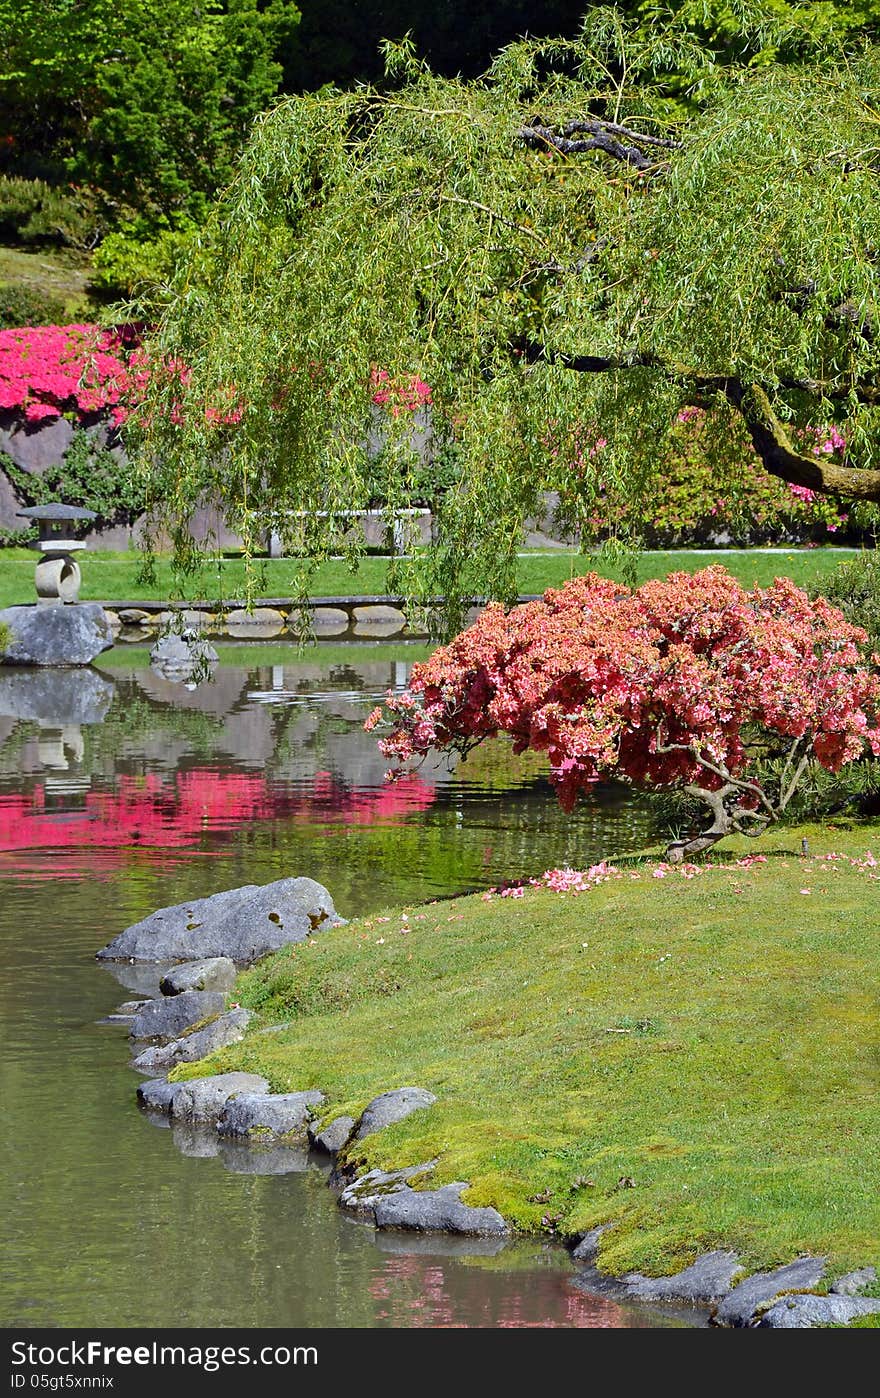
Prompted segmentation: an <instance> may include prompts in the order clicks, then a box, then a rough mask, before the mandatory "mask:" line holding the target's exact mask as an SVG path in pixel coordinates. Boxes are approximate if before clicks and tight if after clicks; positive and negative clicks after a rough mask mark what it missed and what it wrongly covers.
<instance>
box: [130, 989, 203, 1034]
mask: <svg viewBox="0 0 880 1398" xmlns="http://www.w3.org/2000/svg"><path fill="white" fill-rule="evenodd" d="M225 1009H226V996H225V995H224V994H223V993H222V992H221V991H219V990H186V991H184V992H183V994H181V995H175V996H173V997H172V998H171V999H166V998H165V997H164V996H163V997H162V998H161V999H159V1000H148V1001H147V1003H146V1005H144V1006H143V1007H142V1009H140V1010H138V1012H137V1014H136V1015H135V1016H134V1018H133V1020H132V1022H131V1029H130V1030H129V1033H130V1035H131V1037H132V1038H133V1039H156V1040H161V1042H162V1043H168V1041H169V1040H170V1039H179V1038H180V1036H181V1034H183V1033H185V1031H186V1030H187V1029H191V1028H192V1026H193V1025H194V1024H198V1023H199V1021H200V1020H203V1019H207V1018H208V1016H209V1015H217V1014H222V1012H223V1011H224V1010H225Z"/></svg>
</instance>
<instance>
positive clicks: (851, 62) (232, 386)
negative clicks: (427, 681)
mask: <svg viewBox="0 0 880 1398" xmlns="http://www.w3.org/2000/svg"><path fill="white" fill-rule="evenodd" d="M758 8H759V10H760V9H764V10H766V7H758ZM786 9H787V10H790V9H791V7H786ZM795 18H796V16H795ZM786 25H787V26H788V27H787V29H786V34H785V36H784V37H785V43H786V46H787V51H788V52H789V53H796V57H797V61H794V59H793V60H792V61H791V62H790V63H789V64H787V65H786V66H780V65H775V64H767V65H764V66H762V67H759V68H750V67H744V68H737V67H736V66H733V65H731V64H729V63H728V64H724V65H716V64H714V63H713V61H712V59H711V56H709V55H708V54H707V52H706V51H705V50H704V49H702V48H700V47H699V46H698V45H695V44H694V43H693V41H692V40H691V39H690V38H689V36H688V34H687V32H686V31H685V30H684V29H680V28H676V27H675V26H674V25H673V24H672V23H670V24H668V25H666V26H658V27H657V28H656V29H655V30H653V31H652V32H651V34H650V35H648V37H644V36H640V35H639V34H638V33H637V32H636V31H635V30H634V29H631V28H629V27H628V25H627V23H626V21H625V20H624V19H623V18H621V16H620V14H619V13H618V12H617V11H615V10H613V9H611V8H607V7H601V8H597V9H594V10H593V11H592V12H591V13H590V15H588V17H587V20H586V21H585V25H584V29H583V33H582V35H581V37H580V38H579V39H577V40H574V41H563V40H558V41H552V42H551V41H541V42H532V43H527V42H522V43H517V44H514V45H512V46H510V47H508V48H507V49H505V50H504V51H503V52H502V53H501V54H500V55H499V57H498V58H497V60H496V61H495V63H494V64H493V66H492V68H491V69H490V71H489V72H488V74H487V75H486V76H485V77H484V78H483V79H481V80H476V81H472V82H467V83H466V82H462V81H458V80H451V79H442V78H438V77H437V76H435V75H434V74H432V73H431V72H430V71H428V70H427V69H426V68H425V67H424V66H423V65H421V64H420V63H418V62H417V61H416V60H415V58H414V56H413V52H412V49H411V47H410V46H408V45H406V44H404V45H401V46H396V47H394V48H391V47H389V51H388V61H389V69H390V74H391V80H393V85H390V86H389V89H388V90H386V91H377V90H374V89H371V88H366V87H364V88H361V89H358V90H356V91H354V92H335V91H331V92H321V93H317V94H313V95H307V96H304V97H298V98H292V99H288V100H286V101H284V102H282V103H281V104H280V105H279V106H278V107H276V108H275V109H274V110H273V111H271V112H270V113H269V114H268V115H266V116H265V117H264V118H263V119H261V121H260V122H259V123H258V125H257V128H256V130H255V133H254V136H253V139H252V140H251V142H250V144H249V145H248V147H247V149H246V151H245V153H244V156H243V158H242V160H241V162H240V164H239V167H238V170H237V173H236V176H235V178H234V180H233V181H232V183H231V185H230V187H229V189H228V191H227V193H226V195H225V197H224V198H223V200H222V201H221V203H220V205H219V206H218V209H217V211H216V214H215V217H214V219H213V221H212V223H211V224H210V226H209V227H208V229H207V230H206V231H205V233H204V235H203V236H202V238H201V239H200V240H199V245H198V246H197V247H196V249H195V250H194V252H193V256H192V258H191V260H190V263H189V265H188V266H187V267H186V268H184V270H183V271H182V272H181V273H180V274H179V275H178V276H177V278H176V281H175V283H174V284H173V286H172V287H171V289H170V299H169V301H168V302H166V308H165V310H164V312H163V315H162V318H161V322H160V324H159V327H158V329H157V331H156V333H155V335H154V337H153V339H152V342H151V346H150V352H151V354H152V356H153V363H154V367H155V372H154V376H153V382H152V388H151V391H150V394H149V397H148V400H147V402H146V404H145V405H144V408H143V411H142V413H141V414H140V428H139V430H140V438H141V441H140V446H141V460H142V461H143V462H145V463H147V466H146V468H145V469H147V470H148V473H149V476H150V481H151V491H152V494H153V498H154V500H155V502H156V506H157V509H158V511H159V514H160V515H161V517H162V519H163V520H164V522H165V523H166V525H168V526H169V527H170V528H171V530H172V533H173V536H174V538H175V543H176V546H177V552H178V561H179V562H180V563H181V564H182V565H183V566H186V565H187V563H189V562H192V561H193V556H194V555H193V550H194V546H193V545H192V543H191V541H190V540H189V537H188V534H187V530H186V521H187V518H188V516H189V513H190V511H191V510H192V507H193V505H194V504H195V502H196V501H198V500H199V499H202V498H205V497H206V496H213V497H215V498H217V497H219V498H221V499H222V500H223V501H224V502H225V503H226V505H227V507H228V510H229V513H230V515H231V518H232V521H233V523H234V524H235V525H236V526H237V527H238V528H239V529H240V531H241V533H242V535H243V536H244V539H245V542H246V546H247V548H248V550H249V552H250V551H253V552H256V551H258V550H259V548H260V547H261V545H262V542H263V539H264V537H265V532H266V530H267V529H268V528H270V527H273V528H275V529H278V530H279V531H280V532H281V533H282V534H284V535H285V536H286V537H287V538H288V539H289V540H290V541H291V543H292V542H293V539H294V536H295V535H296V537H298V538H300V543H301V547H302V550H303V552H304V554H305V555H306V557H305V558H304V559H303V563H302V567H301V568H300V569H299V572H298V585H299V586H300V587H301V588H302V589H303V590H307V586H308V569H309V564H310V562H314V561H315V560H317V559H319V558H320V557H322V556H324V555H325V554H326V553H327V552H328V551H329V550H331V549H335V548H338V547H339V546H340V541H341V538H342V535H343V534H344V530H345V527H346V521H344V520H341V519H339V518H338V517H337V518H335V519H334V517H333V516H334V512H337V514H338V512H339V511H341V510H344V509H347V510H351V509H360V508H364V507H365V506H367V505H368V504H370V503H373V502H375V501H376V500H377V499H378V500H381V501H382V502H383V503H385V504H386V505H387V506H388V507H389V508H393V507H397V506H401V505H406V504H407V502H408V500H409V499H410V498H411V497H412V494H413V481H414V479H415V477H416V475H417V474H418V471H419V465H418V462H417V459H416V455H415V452H414V449H413V436H412V415H411V414H410V413H409V412H408V411H405V410H404V411H400V412H398V413H397V414H396V415H395V413H394V412H393V411H391V410H390V409H389V408H388V407H387V406H386V407H385V408H377V406H376V404H375V402H374V401H373V399H374V394H375V391H376V378H375V375H376V372H377V371H379V370H381V371H384V372H386V373H387V374H388V375H389V379H388V380H386V381H384V382H385V383H386V384H387V383H390V384H391V385H392V386H393V385H397V386H398V388H399V389H400V391H401V392H403V391H404V390H405V387H406V385H407V384H410V383H411V382H412V376H418V377H420V378H421V379H422V380H423V381H425V382H426V383H427V384H429V385H430V388H431V393H432V403H433V406H432V409H431V427H432V433H433V444H434V447H435V448H438V447H439V449H441V450H442V451H443V452H445V454H446V456H445V459H446V460H447V461H448V459H449V455H450V452H451V454H452V455H453V456H454V459H455V463H456V469H455V471H454V472H452V473H447V474H448V475H449V481H448V485H447V488H446V490H445V493H444V495H443V498H442V502H441V504H440V508H439V517H438V523H437V538H436V541H435V543H434V545H433V547H432V548H431V549H430V550H428V551H427V553H426V555H425V556H424V557H423V558H420V559H419V560H417V561H416V562H414V563H409V564H402V565H401V567H400V570H399V576H398V583H399V586H400V587H401V588H402V589H403V590H404V591H405V592H406V593H407V594H408V595H409V596H411V597H413V598H419V597H421V598H425V597H428V596H431V595H433V594H436V593H444V594H445V595H446V596H447V598H448V599H449V613H448V616H447V620H448V622H449V624H450V625H454V624H455V623H456V621H457V620H458V619H459V618H460V615H461V602H462V599H463V598H466V597H467V596H468V595H470V594H474V593H476V594H480V593H487V594H489V595H494V596H499V597H509V596H510V595H511V593H512V591H513V587H514V572H513V565H514V558H515V553H516V550H517V547H518V545H519V544H520V542H521V539H522V529H523V521H524V519H525V518H526V517H527V516H528V515H530V514H532V513H533V512H535V511H537V510H539V509H540V504H541V495H542V492H544V491H546V490H556V491H558V492H559V494H560V500H561V509H562V512H563V513H568V515H569V516H570V517H572V518H574V519H575V520H579V519H580V520H583V519H586V518H588V517H589V516H590V515H591V514H594V513H595V512H596V511H597V510H600V511H601V510H602V509H603V507H604V502H605V501H608V500H610V501H613V502H614V506H615V512H616V517H617V516H621V517H622V521H623V522H622V524H621V526H620V531H621V535H622V537H623V538H624V539H631V540H637V539H638V534H639V523H640V507H641V506H642V504H643V502H644V501H645V500H646V499H649V498H650V494H651V491H652V489H653V488H654V483H655V482H656V480H657V479H658V476H659V475H660V474H661V473H662V471H663V466H664V453H665V445H666V443H667V441H668V439H669V435H670V433H671V432H673V431H674V430H675V426H676V423H677V421H678V415H679V413H680V412H681V410H682V408H683V407H686V406H688V405H699V406H702V407H703V408H704V409H705V410H706V411H707V412H708V414H709V421H710V423H711V426H712V437H713V454H712V466H713V470H715V471H717V473H718V479H719V486H721V487H723V482H724V478H725V472H726V471H727V470H728V469H730V463H732V462H734V461H736V460H740V461H741V459H742V453H743V451H744V450H746V449H747V445H748V442H749V440H750V439H751V441H752V443H753V444H754V445H755V446H756V448H757V449H758V451H759V454H760V455H761V456H762V457H763V459H764V463H765V465H767V466H768V469H770V470H771V471H774V472H775V473H776V474H778V475H781V476H782V477H783V478H784V479H788V480H790V481H793V482H794V483H796V484H800V485H802V486H807V487H810V488H815V489H819V490H826V489H827V490H831V491H832V492H835V491H836V492H837V493H838V494H841V495H846V494H847V493H848V492H849V493H855V494H857V495H858V494H862V495H867V496H868V497H869V498H878V495H880V475H878V476H877V477H876V478H875V477H874V476H873V475H871V474H870V471H871V470H872V468H873V469H874V470H876V469H877V467H878V466H880V463H878V462H877V461H876V455H877V451H876V448H877V443H878V425H880V417H878V411H877V407H876V406H875V401H874V400H875V398H876V396H877V394H876V373H877V367H878V366H877V355H878V348H877V337H876V334H875V324H876V320H875V318H876V310H877V303H878V294H880V284H878V278H880V203H878V198H877V177H878V163H880V51H878V50H876V49H874V48H871V47H868V46H865V47H864V48H862V49H860V50H859V51H858V52H852V53H846V52H843V51H840V50H839V49H836V48H834V47H829V48H826V49H822V48H820V47H819V46H818V45H817V43H816V41H815V36H814V35H812V34H811V33H807V32H806V31H804V30H799V29H798V28H797V26H796V24H794V21H793V20H792V19H791V16H790V15H789V18H787V19H786ZM758 38H761V36H760V35H758ZM683 73H685V74H688V75H689V78H690V83H691V87H692V90H693V92H694V93H698V94H699V101H698V102H696V109H695V111H694V112H693V113H692V114H690V115H682V110H681V104H680V103H679V102H678V100H677V99H676V100H675V101H671V100H670V96H669V85H668V78H669V75H670V74H675V75H676V83H677V84H680V79H681V75H682V74H683ZM586 120H590V121H593V122H594V123H595V125H594V127H593V128H592V129H591V130H590V131H586V130H584V129H583V123H584V122H585V121H586ZM571 122H579V123H581V125H580V126H579V127H577V128H575V129H574V130H572V128H571V127H570V126H568V125H567V124H568V123H571ZM597 132H598V135H599V138H601V139H599V144H598V146H596V143H595V141H594V140H593V137H594V136H595V135H596V133H597ZM591 141H592V142H593V148H588V149H582V148H580V146H583V145H584V144H586V145H587V146H589V145H590V142H591ZM578 143H580V145H579V144H578ZM621 152H623V153H621ZM160 364H164V365H166V366H168V369H167V372H166V373H164V374H161V373H159V371H158V366H159V365H160ZM181 366H184V367H183V371H182V372H181ZM393 402H394V394H393V393H392V404H393ZM832 423H836V424H837V426H838V428H839V429H840V431H841V432H842V433H843V435H844V436H845V438H846V441H847V443H848V448H847V451H848V454H847V458H846V461H845V462H841V460H840V459H839V455H838V456H837V457H835V456H834V454H833V452H832V453H831V455H823V453H822V452H821V451H819V450H818V448H816V450H813V449H811V448H809V447H798V446H797V443H798V442H801V443H803V441H804V440H806V441H807V442H808V443H809V442H813V443H818V442H819V440H820V438H821V437H822V435H823V434H826V433H827V429H828V427H829V425H830V424H832ZM794 429H797V431H795V430H794ZM799 433H800V435H798V434H799ZM804 433H806V437H804ZM816 434H819V435H818V436H817V435H816ZM600 437H601V438H603V439H605V440H606V442H607V445H606V446H605V447H604V448H603V449H602V450H601V451H600V452H594V451H593V444H594V443H595V442H596V440H597V439H598V438H600ZM377 438H381V440H382V441H383V443H384V446H383V449H382V451H381V452H380V453H379V454H378V455H377V452H376V441H377ZM858 468H867V470H865V469H858ZM856 478H858V479H856ZM841 481H842V482H843V486H844V487H845V488H842V487H841ZM853 481H855V485H854V484H853ZM875 487H876V491H877V494H873V495H872V493H871V492H872V491H873V490H874V489H875ZM621 506H623V507H624V508H623V509H621V508H620V507H621ZM292 511H294V512H306V514H307V516H308V518H307V519H306V520H305V522H302V521H299V522H296V521H292V520H291V516H290V512H292ZM321 512H323V513H321ZM294 525H296V527H294ZM297 531H299V532H297ZM300 536H302V537H300ZM351 547H352V548H354V546H353V545H352V546H351Z"/></svg>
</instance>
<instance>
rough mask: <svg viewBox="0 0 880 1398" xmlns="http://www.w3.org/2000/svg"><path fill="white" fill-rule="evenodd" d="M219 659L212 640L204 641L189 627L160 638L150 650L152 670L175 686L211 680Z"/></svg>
mask: <svg viewBox="0 0 880 1398" xmlns="http://www.w3.org/2000/svg"><path fill="white" fill-rule="evenodd" d="M219 659H220V657H219V655H218V654H217V652H216V650H215V649H214V647H213V646H212V645H211V643H210V641H205V640H202V639H201V638H200V637H199V633H198V631H197V630H195V629H194V628H187V629H186V630H185V631H183V632H177V631H172V632H169V634H168V635H167V636H161V637H160V638H159V640H158V641H157V642H156V644H155V645H154V646H153V649H152V650H151V651H150V669H151V670H155V672H156V673H157V674H158V675H161V677H162V679H163V680H168V681H169V682H170V683H171V684H186V683H188V682H198V681H199V680H202V679H206V678H208V676H209V675H210V673H211V668H212V666H214V665H216V664H217V661H218V660H219Z"/></svg>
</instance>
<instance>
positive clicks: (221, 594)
mask: <svg viewBox="0 0 880 1398" xmlns="http://www.w3.org/2000/svg"><path fill="white" fill-rule="evenodd" d="M856 554H857V550H853V549H843V548H813V549H808V548H801V549H773V550H764V549H740V550H726V549H725V550H718V551H703V552H693V551H688V550H682V551H674V550H666V551H661V552H653V553H644V554H642V555H640V556H639V557H637V558H636V560H635V569H636V578H637V581H638V582H640V583H641V582H644V581H646V579H648V578H659V577H665V576H666V574H667V573H669V572H672V571H674V570H676V569H683V570H685V571H686V572H690V573H693V572H696V571H697V570H698V569H700V568H706V567H708V565H709V564H710V563H721V564H723V565H724V566H725V567H726V568H729V569H730V571H731V572H732V573H733V574H734V575H735V576H736V577H737V578H739V580H740V582H741V583H743V585H744V586H747V587H752V586H754V585H755V584H759V585H761V586H767V585H769V584H770V583H771V582H772V581H773V579H774V578H775V577H780V576H784V577H788V578H792V579H793V580H794V582H796V583H798V584H799V585H800V586H803V587H811V586H813V585H814V584H817V583H819V582H820V581H821V579H822V578H823V577H825V576H827V574H828V573H829V572H830V571H831V570H832V569H833V568H835V567H837V565H838V564H839V563H841V562H843V561H846V560H850V559H852V558H854V557H855V556H856ZM81 564H82V574H83V583H82V593H81V596H82V598H83V601H97V602H111V603H112V602H134V603H137V602H139V601H167V600H169V599H174V598H183V599H184V600H187V601H208V602H212V601H218V600H232V599H235V600H240V599H241V598H242V597H243V596H244V591H245V569H244V563H243V560H242V559H241V558H236V557H229V558H224V559H223V560H222V562H221V564H220V565H219V566H218V565H217V564H207V563H206V565H205V566H204V568H203V569H202V570H201V571H200V572H198V573H196V574H194V575H193V576H192V577H191V578H189V579H187V580H186V583H185V585H184V587H183V588H181V585H180V582H179V580H178V579H176V578H175V576H174V573H173V571H172V568H171V563H170V560H169V559H168V558H166V557H164V556H160V557H158V558H157V559H156V575H155V581H153V582H150V583H145V582H143V581H142V580H141V578H140V576H139V569H140V566H141V559H140V557H139V555H138V554H137V553H108V552H101V551H99V550H95V551H90V552H89V553H88V554H87V555H86V556H85V557H84V558H82V559H81ZM259 567H260V570H261V571H260V579H259V583H258V591H259V593H260V595H261V596H262V597H267V598H271V597H289V596H290V595H291V591H292V588H293V585H294V568H293V565H292V564H291V562H290V561H289V560H285V559H283V558H281V559H265V560H262V561H261V562H260V563H259ZM33 570H34V554H33V552H32V551H31V550H29V549H25V548H8V549H3V550H0V607H10V606H13V605H15V604H16V603H22V602H29V601H30V600H31V598H32V597H33V595H34V574H33ZM590 571H595V572H598V573H601V574H602V575H603V576H607V577H614V578H618V579H622V578H623V570H622V567H621V566H616V565H612V564H610V563H609V562H608V560H607V559H603V558H602V557H601V556H600V557H597V558H591V557H588V556H587V555H584V554H579V553H569V552H567V551H559V550H552V551H549V550H548V551H545V552H536V553H523V554H522V555H521V556H520V558H519V560H518V564H517V579H518V586H519V591H520V593H521V594H524V595H529V594H532V593H540V592H543V590H544V589H545V588H546V587H559V586H560V585H561V584H562V583H564V582H567V581H568V579H569V578H572V577H577V576H578V575H580V574H583V573H588V572H590ZM387 572H388V559H387V558H382V557H378V556H375V555H368V556H367V557H365V558H363V559H361V561H360V565H359V567H358V569H357V571H356V572H354V573H352V571H351V570H350V568H349V567H348V565H347V563H346V562H345V561H344V560H342V559H338V560H333V559H331V560H329V561H328V562H326V563H323V564H321V566H320V567H319V568H318V570H317V572H316V574H315V577H314V579H313V582H312V584H311V592H312V594H313V595H314V596H316V597H342V596H381V595H384V594H385V593H387V592H388V584H387Z"/></svg>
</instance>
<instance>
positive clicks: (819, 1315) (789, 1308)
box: [757, 1295, 880, 1330]
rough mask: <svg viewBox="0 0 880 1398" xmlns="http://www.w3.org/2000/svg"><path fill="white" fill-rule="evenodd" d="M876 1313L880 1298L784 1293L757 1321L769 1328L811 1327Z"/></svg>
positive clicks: (763, 1326) (841, 1322)
mask: <svg viewBox="0 0 880 1398" xmlns="http://www.w3.org/2000/svg"><path fill="white" fill-rule="evenodd" d="M877 1314H880V1297H873V1296H838V1295H829V1296H783V1297H782V1299H781V1300H779V1301H777V1302H776V1303H775V1305H773V1306H771V1307H770V1309H769V1310H768V1311H765V1312H764V1313H763V1315H762V1316H761V1317H760V1319H759V1320H758V1322H757V1323H758V1326H759V1327H760V1328H762V1329H768V1330H812V1329H813V1327H814V1326H822V1325H849V1324H850V1323H851V1322H852V1321H854V1320H856V1319H858V1317H859V1316H863V1315H877Z"/></svg>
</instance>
